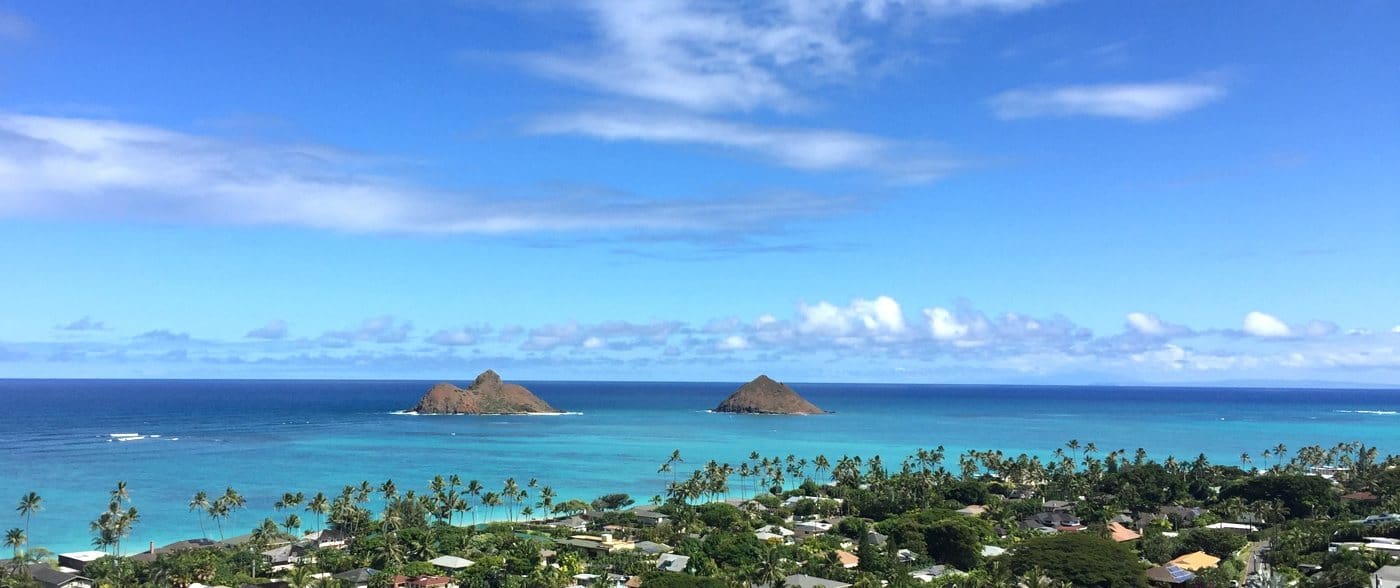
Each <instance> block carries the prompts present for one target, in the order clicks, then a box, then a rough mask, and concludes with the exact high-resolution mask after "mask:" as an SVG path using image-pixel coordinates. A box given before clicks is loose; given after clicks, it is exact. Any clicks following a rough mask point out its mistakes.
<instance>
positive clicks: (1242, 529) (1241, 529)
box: [1205, 523, 1259, 535]
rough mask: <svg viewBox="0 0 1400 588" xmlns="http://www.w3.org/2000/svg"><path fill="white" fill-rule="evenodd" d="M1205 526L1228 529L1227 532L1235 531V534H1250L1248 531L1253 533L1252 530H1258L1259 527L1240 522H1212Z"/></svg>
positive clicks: (1222, 529)
mask: <svg viewBox="0 0 1400 588" xmlns="http://www.w3.org/2000/svg"><path fill="white" fill-rule="evenodd" d="M1205 528H1207V529H1219V530H1221V531H1229V532H1231V533H1235V534H1237V535H1248V534H1250V533H1254V532H1257V531H1258V530H1259V527H1256V526H1254V525H1242V524H1240V523H1214V524H1210V525H1206V526H1205Z"/></svg>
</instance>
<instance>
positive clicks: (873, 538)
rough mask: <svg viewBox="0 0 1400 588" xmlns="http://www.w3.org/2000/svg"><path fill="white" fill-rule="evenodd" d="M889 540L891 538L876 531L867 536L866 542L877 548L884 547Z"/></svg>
mask: <svg viewBox="0 0 1400 588" xmlns="http://www.w3.org/2000/svg"><path fill="white" fill-rule="evenodd" d="M889 540H890V538H889V537H888V536H886V535H884V534H883V533H879V532H876V531H870V532H869V533H866V534H865V542H866V543H869V544H871V545H874V546H876V547H880V546H882V545H884V544H885V542H886V541H889Z"/></svg>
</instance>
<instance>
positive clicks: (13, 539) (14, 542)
mask: <svg viewBox="0 0 1400 588" xmlns="http://www.w3.org/2000/svg"><path fill="white" fill-rule="evenodd" d="M26 543H29V534H28V533H25V532H24V529H21V528H19V527H15V528H13V529H10V530H9V531H5V547H9V548H12V549H14V550H15V565H19V562H20V561H21V557H20V550H21V549H24V545H25V544H26Z"/></svg>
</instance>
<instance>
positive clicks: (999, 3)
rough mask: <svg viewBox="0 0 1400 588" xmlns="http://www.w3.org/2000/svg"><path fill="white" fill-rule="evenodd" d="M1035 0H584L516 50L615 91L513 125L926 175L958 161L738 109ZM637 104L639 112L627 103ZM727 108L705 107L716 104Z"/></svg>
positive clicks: (862, 67)
mask: <svg viewBox="0 0 1400 588" xmlns="http://www.w3.org/2000/svg"><path fill="white" fill-rule="evenodd" d="M1047 3H1048V2H1045V1H1041V0H910V1H889V0H863V1H849V0H803V1H800V2H793V1H780V0H768V1H763V2H756V3H755V2H728V1H721V2H690V1H684V0H663V1H658V2H608V1H595V2H587V3H584V4H583V6H582V7H581V8H580V10H579V12H580V13H581V14H583V15H584V17H585V18H586V19H587V22H588V23H590V24H591V31H592V32H593V36H592V37H590V38H588V39H587V40H586V41H585V42H584V43H583V44H582V46H579V45H570V46H567V47H561V48H558V49H556V50H554V51H548V52H541V53H534V54H529V55H523V56H517V61H518V62H519V63H521V64H523V65H524V67H525V68H526V69H528V70H530V71H533V72H535V73H536V74H539V75H542V76H545V77H548V78H552V79H556V80H560V81H562V82H565V83H569V84H573V85H576V86H581V87H583V88H585V89H587V90H591V91H593V92H595V93H598V94H602V95H605V96H608V97H609V98H610V99H613V100H614V101H616V100H618V99H620V100H621V102H622V104H621V105H620V106H617V107H614V109H613V110H610V111H607V112H602V111H597V110H594V111H586V112H573V113H566V114H557V115H553V116H546V117H540V118H538V119H536V120H535V121H534V122H533V123H532V124H530V125H529V127H528V129H527V131H529V132H532V133H536V134H571V135H581V136H587V137H592V138H597V139H602V140H610V141H617V140H627V141H644V142H650V143H660V144H670V145H703V146H709V147H716V148H721V149H729V150H736V151H740V152H743V153H745V154H748V155H754V156H757V157H758V158H760V159H761V160H763V161H766V162H769V163H772V164H776V165H780V166H785V167H789V168H793V169H799V170H804V171H822V172H826V171H833V170H858V171H862V172H866V173H873V174H877V175H880V176H883V177H887V178H890V179H893V180H896V181H900V182H914V183H918V182H928V181H931V180H933V179H937V178H939V177H941V176H943V175H945V174H946V173H948V172H949V171H951V170H953V169H954V168H957V167H959V162H958V161H956V160H954V159H952V158H949V157H942V156H937V155H935V154H931V153H928V152H927V149H923V148H920V147H919V146H916V145H911V144H908V143H906V142H904V141H899V140H894V139H890V138H884V137H878V136H874V135H871V134H868V133H860V132H853V131H844V130H836V129H829V128H795V127H793V126H787V127H780V126H766V125H761V124H753V123H748V122H738V120H739V119H738V117H742V116H744V115H746V114H749V113H753V112H755V111H772V112H778V113H783V114H793V113H800V112H804V111H807V110H809V109H810V108H809V107H811V106H813V105H814V104H813V101H812V99H811V98H810V96H809V95H810V94H811V90H812V89H813V88H814V87H817V86H822V85H830V84H843V83H844V84H849V83H851V82H853V81H854V80H857V79H859V78H860V77H861V76H862V75H863V74H868V73H869V72H870V71H871V70H878V69H879V67H876V66H873V65H872V62H875V61H878V60H879V59H881V57H880V54H881V53H882V52H881V51H879V50H878V49H879V47H880V46H882V45H884V44H887V43H892V42H899V41H892V39H908V38H910V37H909V36H908V35H885V34H876V32H875V31H885V32H887V31H888V30H889V29H894V28H899V29H902V30H906V31H907V30H909V29H910V28H913V27H917V26H918V25H919V24H920V23H922V22H926V21H929V20H934V19H941V18H948V17H952V16H957V15H962V14H968V13H975V12H993V13H1009V12H1017V11H1022V10H1028V9H1030V8H1034V7H1036V6H1040V5H1043V4H1047ZM637 112H646V113H650V114H636V113H637ZM721 115H723V116H726V117H729V118H728V119H722V118H717V117H719V116H721Z"/></svg>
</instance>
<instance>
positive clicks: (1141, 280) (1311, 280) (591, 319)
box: [0, 0, 1400, 385]
mask: <svg viewBox="0 0 1400 588" xmlns="http://www.w3.org/2000/svg"><path fill="white" fill-rule="evenodd" d="M341 9H342V11H343V14H342V16H343V17H344V19H345V20H346V22H359V23H373V26H372V27H371V26H366V27H361V28H356V27H331V26H329V25H326V24H325V23H321V22H320V21H317V20H316V19H308V18H307V17H306V15H305V14H303V13H301V12H300V9H299V8H298V7H296V6H272V7H262V8H261V9H257V10H254V9H251V8H250V7H246V6H236V5H235V6H227V7H219V8H217V9H211V10H209V11H208V12H207V13H201V14H197V15H190V16H189V18H185V19H182V20H178V21H177V20H172V19H171V17H170V15H169V14H165V13H164V12H162V11H159V10H154V11H149V12H142V11H123V10H120V9H119V8H117V7H106V6H102V7H96V8H91V9H89V10H84V11H76V10H74V9H72V8H71V7H66V6H62V5H58V4H54V3H38V2H19V3H17V4H15V5H14V6H10V7H7V8H5V9H0V89H3V91H2V92H0V250H4V251H7V252H11V255H10V256H9V258H8V260H7V261H8V263H9V267H8V268H7V271H8V273H9V275H11V276H18V279H17V280H15V282H16V283H15V284H14V285H13V286H11V287H9V288H5V289H0V319H3V320H4V321H5V324H6V326H7V328H6V330H5V332H3V333H0V377H5V376H26V377H27V376H64V375H83V376H89V377H101V376H167V375H168V376H203V375H218V376H225V377H287V376H294V377H299V376H314V377H336V376H338V375H354V376H363V377H418V376H432V377H445V376H451V375H454V374H456V373H458V372H460V371H463V370H465V371H470V368H467V367H465V366H466V364H490V365H492V366H500V367H502V368H508V367H514V368H517V369H518V370H519V371H522V372H524V374H523V376H524V377H554V378H568V377H575V376H577V377H588V378H597V379H610V378H617V379H648V378H651V379H685V378H698V379H715V378H718V379H745V374H747V373H748V372H750V371H753V370H755V369H759V370H764V371H770V370H776V369H782V370H783V371H784V372H785V373H787V374H790V375H788V376H785V377H788V378H790V379H832V380H843V379H844V380H874V381H880V380H894V381H976V382H993V381H1017V382H1037V381H1044V382H1058V383H1064V382H1080V383H1088V382H1119V383H1135V382H1196V381H1219V380H1251V381H1323V380H1327V381H1344V382H1366V383H1380V384H1390V385H1400V340H1397V337H1400V325H1397V324H1396V322H1397V321H1400V310H1397V307H1396V306H1395V300H1400V275H1396V273H1395V272H1393V271H1388V270H1389V268H1388V262H1389V261H1391V260H1394V259H1397V258H1400V235H1397V233H1396V232H1395V231H1393V230H1390V229H1392V228H1393V227H1394V226H1400V204H1397V200H1396V199H1395V198H1394V197H1393V194H1394V189H1395V186H1400V172H1397V171H1396V170H1397V169H1400V168H1396V167H1395V166H1393V165H1387V163H1389V162H1390V161H1392V160H1393V159H1394V158H1393V157H1390V156H1391V155H1394V154H1395V153H1397V151H1396V149H1397V143H1396V139H1395V137H1397V136H1400V134H1397V133H1396V132H1393V131H1394V130H1395V122H1396V121H1395V116H1394V109H1393V104H1394V103H1396V102H1397V101H1400V80H1397V79H1396V78H1395V77H1394V76H1392V75H1386V74H1388V73H1391V71H1392V69H1393V66H1392V65H1391V64H1389V63H1388V62H1387V61H1386V60H1385V59H1384V56H1388V55H1394V54H1395V53H1396V52H1397V51H1400V46H1397V44H1396V41H1394V40H1393V39H1392V38H1391V37H1392V35H1388V34H1387V33H1388V31H1387V30H1386V29H1385V27H1384V26H1383V24H1382V23H1386V22H1394V21H1395V19H1396V18H1400V9H1397V8H1396V7H1394V6H1388V5H1367V6H1353V7H1345V8H1335V7H1289V9H1287V10H1282V11H1272V12H1273V13H1274V14H1273V18H1274V21H1273V22H1270V23H1267V24H1259V23H1252V22H1250V20H1249V19H1247V18H1240V17H1241V15H1240V14H1239V13H1240V12H1247V11H1249V10H1252V9H1253V8H1251V7H1247V6H1217V5H1194V6H1152V7H1142V6H1120V5H1089V4H1086V3H1069V2H1058V1H1054V0H800V1H799V0H763V1H760V2H756V3H755V2H730V1H722V2H693V1H687V0H662V1H656V2H608V1H587V2H581V3H576V4H570V5H567V6H565V5H558V4H551V3H546V4H544V5H536V4H526V5H521V6H505V5H486V6H477V5H462V4H459V3H441V4H438V3H421V4H419V5H414V6H385V5H378V4H374V3H361V2H350V3H346V4H345V5H344V6H343V7H341ZM113 23H119V24H120V25H121V26H120V27H113V26H111V25H112V24H113ZM361 29H363V30H361ZM123 35H126V36H123ZM131 35H134V36H131ZM118 37H121V38H120V39H118ZM129 38H140V39H143V40H142V42H140V43H130V42H126V41H123V40H122V39H129ZM231 38H236V40H234V41H229V39H231ZM229 43H233V44H234V45H235V46H236V47H237V48H238V49H239V50H238V51H229V50H228V49H229V46H228V44H229ZM1342 56H1346V57H1345V58H1343V57H1342ZM872 292H880V293H888V294H887V295H876V296H873V297H872V296H871V293H872ZM938 300H943V301H947V300H952V301H955V302H952V303H929V302H927V301H938ZM971 300H976V301H978V302H979V304H980V305H983V306H985V307H992V308H1014V309H1022V310H1015V311H1012V310H1005V311H1000V312H989V311H984V310H981V309H980V308H979V306H975V305H974V304H973V303H972V302H970V301H971ZM809 301H811V302H809ZM1321 317H1326V318H1321ZM764 366H775V367H773V368H766V367H764Z"/></svg>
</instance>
